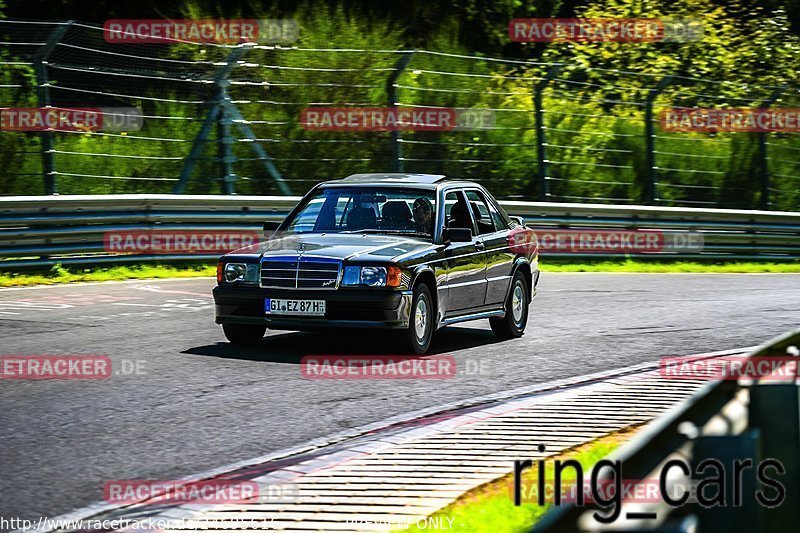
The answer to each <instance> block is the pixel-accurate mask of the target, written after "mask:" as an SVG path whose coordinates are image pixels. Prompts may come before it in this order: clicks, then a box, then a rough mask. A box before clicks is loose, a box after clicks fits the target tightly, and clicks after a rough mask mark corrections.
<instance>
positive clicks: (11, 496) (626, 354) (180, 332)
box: [0, 273, 800, 520]
mask: <svg viewBox="0 0 800 533" xmlns="http://www.w3.org/2000/svg"><path fill="white" fill-rule="evenodd" d="M213 283H214V282H213V280H211V279H187V280H154V281H136V282H125V283H105V284H86V285H70V286H56V287H48V288H31V289H7V290H0V343H1V345H0V346H1V347H0V355H106V356H109V357H110V359H111V362H112V369H113V373H112V375H111V376H110V377H109V378H108V379H103V380H94V381H88V380H80V381H78V380H46V381H31V380H25V381H21V380H9V379H0V472H2V483H0V516H5V517H20V518H27V519H31V520H34V519H35V520H38V519H39V517H40V516H47V517H53V516H55V515H57V514H61V513H64V512H67V511H70V510H72V509H75V508H77V507H81V506H84V505H87V504H89V503H92V502H95V501H99V500H101V499H102V486H103V483H104V482H105V481H109V480H118V479H159V480H167V479H175V478H179V477H182V476H186V475H189V474H192V473H195V472H199V471H205V470H209V469H211V468H214V467H218V466H223V465H225V464H228V463H232V462H235V461H240V460H245V459H248V458H251V457H255V456H259V455H263V454H265V453H268V452H270V451H275V450H280V449H283V448H286V447H289V446H293V445H298V444H301V443H303V442H305V441H308V440H310V439H312V438H315V437H320V436H324V435H327V434H331V433H335V432H338V431H341V430H343V429H346V428H350V427H354V426H360V425H363V424H367V423H370V422H375V421H379V420H382V419H384V418H387V417H389V416H393V415H399V414H402V413H405V412H409V411H413V410H417V409H422V408H425V407H432V406H436V405H440V404H445V403H448V402H453V401H457V400H460V399H464V398H470V397H474V396H480V395H485V394H489V393H491V392H497V391H502V390H507V389H512V388H516V387H522V386H527V385H532V384H535V383H540V382H546V381H551V380H554V379H563V378H568V377H570V376H576V375H582V374H588V373H591V372H596V371H600V370H607V369H612V368H616V367H622V366H627V365H632V364H635V363H641V362H647V361H655V360H658V359H659V358H660V357H662V356H667V355H681V354H692V353H701V352H707V351H713V350H723V349H729V348H737V347H744V346H751V345H754V344H758V343H759V342H762V341H765V340H767V339H769V338H771V337H773V336H775V335H777V334H780V333H783V332H785V331H787V330H790V329H793V328H796V327H798V326H799V325H800V275H659V274H656V275H645V274H547V273H545V274H543V277H542V282H541V286H540V294H539V296H538V297H537V299H536V300H535V301H534V303H533V307H532V313H531V319H530V321H529V325H528V333H527V334H526V335H525V337H523V338H522V339H519V340H514V341H508V342H497V341H496V340H495V339H494V337H493V335H492V333H491V331H490V330H489V327H488V323H487V322H485V321H482V322H477V323H475V324H474V325H469V326H459V327H450V328H447V329H446V330H444V331H442V332H440V334H439V335H438V337H436V338H435V340H434V344H433V352H434V353H436V354H449V355H453V356H454V357H455V360H456V368H457V370H458V375H457V376H455V377H453V378H451V379H435V380H413V381H412V380H359V381H337V380H309V379H305V378H303V377H302V376H301V373H300V366H299V362H300V359H301V358H302V357H303V356H305V355H324V354H369V355H377V354H390V355H391V354H395V353H396V352H395V351H393V350H395V347H394V346H393V344H392V340H393V339H392V337H391V336H387V335H385V334H380V333H373V334H369V335H368V334H363V333H360V332H359V333H353V332H347V331H345V332H337V333H333V334H307V333H291V332H270V333H269V335H268V337H267V338H266V339H265V340H264V341H263V343H262V345H261V346H260V347H259V348H258V349H242V348H234V347H232V346H230V345H229V344H228V343H227V342H226V341H225V339H224V336H223V335H222V330H221V328H220V327H219V326H217V325H215V324H214V316H213V315H214V312H213V302H212V300H211V297H210V291H211V287H212V285H213ZM481 362H483V363H482V364H481ZM137 364H138V372H137V371H136V370H135V368H136V365H137Z"/></svg>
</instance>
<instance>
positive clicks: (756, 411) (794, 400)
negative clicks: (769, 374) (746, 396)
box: [749, 357, 800, 531]
mask: <svg viewBox="0 0 800 533" xmlns="http://www.w3.org/2000/svg"><path fill="white" fill-rule="evenodd" d="M789 361H790V359H789V358H788V357H787V363H788V362H789ZM749 425H750V427H751V428H753V429H758V430H759V431H760V432H761V434H762V435H763V439H762V443H761V446H762V452H763V456H764V459H777V460H778V461H780V462H781V463H782V464H783V467H784V468H785V470H786V475H783V476H780V479H779V480H780V482H781V483H782V484H783V485H784V487H786V500H785V501H784V502H783V503H782V504H781V505H780V506H778V507H775V508H774V509H764V511H763V516H764V523H763V524H762V525H763V527H764V531H789V530H791V529H795V528H797V524H800V475H798V472H800V388H799V387H798V386H797V385H794V384H788V383H787V384H784V383H766V384H763V385H753V386H752V387H750V405H749ZM774 477H778V475H777V474H775V476H774Z"/></svg>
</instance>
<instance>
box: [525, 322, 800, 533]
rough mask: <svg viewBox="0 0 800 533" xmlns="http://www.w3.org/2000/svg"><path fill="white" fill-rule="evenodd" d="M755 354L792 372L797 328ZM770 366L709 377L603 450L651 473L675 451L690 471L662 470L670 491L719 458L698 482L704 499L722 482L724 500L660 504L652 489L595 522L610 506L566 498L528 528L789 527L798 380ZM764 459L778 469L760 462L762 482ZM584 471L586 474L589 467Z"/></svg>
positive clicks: (795, 503) (797, 466)
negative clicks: (733, 376) (763, 374)
mask: <svg viewBox="0 0 800 533" xmlns="http://www.w3.org/2000/svg"><path fill="white" fill-rule="evenodd" d="M759 358H769V362H770V364H771V365H776V366H778V367H782V368H784V369H785V370H786V374H785V375H788V374H790V373H792V372H793V373H794V375H795V376H796V375H797V365H798V363H800V330H797V331H795V332H793V333H790V334H787V335H784V336H782V337H779V338H778V339H775V340H774V341H772V342H770V343H768V344H766V345H764V346H761V347H759V348H757V349H756V350H754V351H753V352H752V353H751V354H749V355H748V356H747V360H749V361H751V362H756V361H758V359H759ZM783 365H786V366H783ZM773 368H775V367H773ZM777 375H778V374H777V373H776V374H774V375H773V376H771V377H770V379H763V378H762V379H760V380H759V379H751V378H753V377H754V374H748V377H747V378H746V381H743V380H739V381H737V380H724V381H714V382H709V383H708V384H707V385H705V386H704V387H703V388H701V389H700V390H699V391H697V393H695V394H694V395H693V396H691V397H690V398H688V399H686V400H685V401H684V402H682V403H681V404H679V405H677V406H675V407H674V408H673V409H672V410H671V411H669V412H667V413H666V414H664V415H663V416H662V417H661V418H659V419H657V420H656V421H655V422H653V424H652V425H651V426H650V427H649V428H647V429H645V430H643V432H642V433H641V434H640V435H639V436H638V437H636V438H634V439H633V440H631V441H630V442H629V443H627V444H626V445H624V446H623V447H622V448H620V450H619V451H618V452H616V453H614V454H612V455H611V456H610V457H609V460H611V461H619V462H620V471H621V472H622V476H621V477H622V478H623V479H625V480H658V479H660V477H661V474H662V473H663V472H664V471H665V470H666V471H667V472H669V474H680V473H681V469H680V468H679V467H670V468H666V461H667V460H672V459H677V460H680V461H682V462H683V463H684V464H686V465H687V466H688V467H689V471H690V475H689V476H678V477H677V478H676V477H671V476H669V477H668V476H664V477H665V479H668V480H669V481H668V485H667V487H669V486H670V485H669V484H677V485H679V486H680V487H681V489H679V490H678V491H677V493H670V494H671V496H672V498H673V500H676V499H678V498H679V497H681V496H683V495H684V494H686V493H687V488H688V487H690V486H691V485H692V484H693V483H692V482H694V483H698V482H699V481H700V480H709V479H713V478H715V477H716V478H719V477H720V471H719V470H718V468H717V467H714V466H711V467H709V466H708V464H710V463H712V462H719V463H718V464H721V465H722V466H723V470H722V475H724V480H723V481H722V482H721V483H719V484H717V483H714V482H713V480H712V482H710V483H708V484H707V485H706V487H705V489H702V490H703V491H704V497H705V498H707V499H709V500H713V499H714V498H715V496H717V495H718V494H719V493H718V492H715V491H716V490H718V489H719V488H721V489H722V490H724V491H725V493H724V497H725V503H723V504H721V505H701V504H700V502H697V501H696V497H695V495H692V496H691V497H689V498H688V501H687V502H686V503H685V504H683V505H668V504H667V502H665V501H663V500H661V501H659V498H652V499H648V501H647V503H642V502H641V501H639V502H634V503H629V504H625V503H623V505H622V507H621V513H620V515H619V518H618V519H617V520H615V521H613V522H612V523H609V524H602V523H600V522H598V521H596V519H595V518H594V517H593V516H592V515H593V513H595V512H598V511H599V514H600V515H601V516H606V515H608V514H609V513H608V512H607V511H603V510H602V509H601V508H600V507H597V506H595V505H593V504H587V505H585V506H583V507H579V506H576V505H572V504H570V505H567V506H563V507H554V508H552V509H551V510H550V511H549V512H548V513H547V514H545V516H544V517H543V518H542V520H541V521H540V522H539V523H538V524H537V526H536V527H534V528H533V530H532V531H533V533H537V532H538V533H557V532H565V533H566V532H570V533H572V532H575V531H611V530H613V531H659V532H676V533H677V532H686V531H697V532H701V533H702V532H706V531H730V532H748V533H750V532H754V531H796V530H797V524H799V523H800V474H798V472H800V386H798V382H797V379H788V378H781V379H778V380H775V381H773V380H772V378H773V377H775V376H777ZM737 461H738V462H740V465H750V466H749V467H747V466H745V467H742V468H740V470H739V471H738V472H737V471H736V470H735V468H736V467H735V466H734V464H735V463H736V462H737ZM767 461H777V462H778V463H779V464H780V467H781V468H782V469H783V473H782V474H781V473H780V471H779V470H776V469H775V468H770V469H768V470H766V471H767V474H768V475H767V476H766V477H768V478H770V480H771V481H769V483H765V482H764V481H763V480H762V479H761V475H760V474H759V473H757V472H758V469H759V465H761V464H767ZM704 464H705V465H706V466H704ZM603 470H605V474H610V473H611V471H610V469H607V468H606V469H600V470H599V472H601V475H600V479H601V480H602V479H603V474H602V472H603ZM567 471H571V470H569V469H568V470H567ZM584 475H585V477H584V479H585V480H588V479H589V477H590V475H591V474H590V473H588V472H585V474H584ZM737 478H738V481H737ZM606 479H608V478H606ZM774 480H777V481H779V482H780V484H781V485H783V489H784V494H783V498H780V497H779V493H778V491H777V490H775V487H774V486H772V483H774ZM606 486H607V487H608V486H609V485H606ZM673 486H674V485H673ZM698 491H700V487H699V486H698ZM759 491H761V492H762V495H763V496H765V497H766V498H767V500H768V501H767V503H766V504H764V503H760V502H759V501H758V499H757V497H756V493H757V492H759ZM737 496H738V501H737ZM604 497H607V495H606V496H604ZM653 500H655V501H653ZM673 503H674V502H673ZM705 503H706V504H707V503H708V502H705ZM648 515H649V516H648Z"/></svg>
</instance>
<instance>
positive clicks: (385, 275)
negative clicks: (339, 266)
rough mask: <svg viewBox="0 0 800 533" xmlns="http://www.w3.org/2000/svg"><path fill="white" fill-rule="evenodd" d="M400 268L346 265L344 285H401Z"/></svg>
mask: <svg viewBox="0 0 800 533" xmlns="http://www.w3.org/2000/svg"><path fill="white" fill-rule="evenodd" d="M400 274H401V271H400V268H398V267H394V266H390V267H382V266H363V267H360V266H346V267H344V275H343V276H342V285H343V286H350V287H353V286H357V285H366V286H367V287H399V286H400Z"/></svg>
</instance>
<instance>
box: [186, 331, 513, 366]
mask: <svg viewBox="0 0 800 533" xmlns="http://www.w3.org/2000/svg"><path fill="white" fill-rule="evenodd" d="M495 342H500V341H499V340H498V339H497V338H496V337H495V336H494V334H493V333H492V332H491V331H489V330H485V329H475V328H464V327H454V326H450V327H447V328H444V329H442V330H439V331H438V332H437V333H436V336H434V338H433V344H432V345H431V349H430V351H429V352H428V355H440V354H455V353H456V352H458V351H459V350H465V349H469V348H477V347H479V346H485V345H487V344H493V343H495ZM402 343H403V339H402V338H401V337H400V336H399V335H397V334H395V333H394V332H390V331H378V330H375V331H363V330H345V331H341V330H339V331H325V332H313V333H311V332H287V333H283V332H279V333H271V334H268V335H267V336H266V337H264V339H263V340H262V341H261V343H260V344H259V345H257V346H252V347H250V346H237V345H235V344H231V343H229V342H218V343H215V344H207V345H204V346H195V347H192V348H189V349H187V350H185V351H183V352H181V353H185V354H191V355H205V356H210V357H222V358H225V359H244V360H248V361H264V362H272V363H287V364H300V362H301V360H302V358H303V357H305V356H307V355H407V356H408V357H409V358H414V357H417V356H414V355H413V354H409V353H407V352H403V351H402V348H401V347H402Z"/></svg>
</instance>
